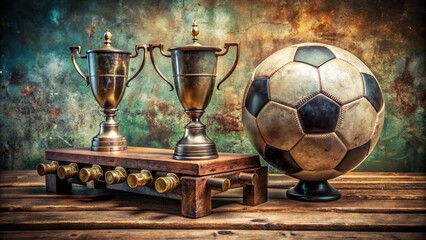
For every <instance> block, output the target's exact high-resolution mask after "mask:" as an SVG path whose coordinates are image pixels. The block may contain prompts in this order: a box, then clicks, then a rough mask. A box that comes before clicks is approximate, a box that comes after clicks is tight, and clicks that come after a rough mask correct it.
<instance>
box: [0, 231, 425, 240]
mask: <svg viewBox="0 0 426 240" xmlns="http://www.w3.org/2000/svg"><path fill="white" fill-rule="evenodd" d="M0 235H1V236H2V237H4V238H5V239H91V238H94V237H95V236H96V237H98V238H102V239H126V240H127V239H149V240H151V239H246V240H258V239H321V240H323V239H348V238H350V239H374V240H376V239H395V240H396V239H404V240H406V239H410V240H416V239H419V240H424V238H425V234H424V233H408V232H359V231H351V232H348V231H286V230H283V231H279V230H268V231H264V230H211V229H206V230H203V231H200V230H198V229H197V230H188V229H185V230H180V229H173V230H167V229H160V230H158V229H125V230H123V229H112V230H102V229H100V230H84V231H82V230H79V231H76V230H42V231H0Z"/></svg>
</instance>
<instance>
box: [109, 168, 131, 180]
mask: <svg viewBox="0 0 426 240" xmlns="http://www.w3.org/2000/svg"><path fill="white" fill-rule="evenodd" d="M126 178H127V172H126V169H124V168H122V167H116V168H115V169H114V170H110V171H108V172H106V173H105V182H106V183H107V184H116V183H122V182H124V181H126Z"/></svg>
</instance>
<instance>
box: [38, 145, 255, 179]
mask: <svg viewBox="0 0 426 240" xmlns="http://www.w3.org/2000/svg"><path fill="white" fill-rule="evenodd" d="M172 156H173V150H171V149H158V148H144V147H128V149H127V150H126V151H120V152H114V154H111V153H109V152H96V151H90V149H89V148H69V149H52V150H46V152H45V158H46V159H48V160H56V161H65V162H76V163H82V164H93V163H94V162H96V163H97V164H99V165H101V166H110V167H115V166H121V167H124V168H135V169H144V168H147V169H149V170H151V171H163V172H169V171H170V172H174V173H176V174H186V175H192V176H204V175H209V174H215V173H221V172H228V171H234V170H238V169H244V168H251V167H259V157H258V156H257V155H248V154H237V153H222V152H221V153H219V158H217V159H210V160H199V161H183V160H175V159H173V158H172Z"/></svg>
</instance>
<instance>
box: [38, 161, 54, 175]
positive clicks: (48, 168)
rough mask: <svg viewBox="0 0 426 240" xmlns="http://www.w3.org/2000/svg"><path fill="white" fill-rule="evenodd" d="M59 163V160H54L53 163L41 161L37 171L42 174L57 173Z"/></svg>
mask: <svg viewBox="0 0 426 240" xmlns="http://www.w3.org/2000/svg"><path fill="white" fill-rule="evenodd" d="M58 167H59V163H58V162H57V161H52V162H51V163H39V164H38V165H37V173H38V175H40V176H43V175H46V174H49V173H56V171H57V170H58Z"/></svg>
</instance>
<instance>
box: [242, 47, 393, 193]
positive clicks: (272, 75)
mask: <svg viewBox="0 0 426 240" xmlns="http://www.w3.org/2000/svg"><path fill="white" fill-rule="evenodd" d="M384 114H385V109H384V98H383V93H382V91H381V89H380V85H379V83H378V81H377V79H376V77H375V76H374V75H373V73H372V72H371V71H370V69H369V68H368V67H367V66H366V65H365V64H364V63H363V62H362V61H361V60H359V59H358V58H357V57H355V56H354V55H353V54H351V53H349V52H348V51H345V50H343V49H340V48H338V47H335V46H331V45H327V44H322V43H302V44H297V45H293V46H290V47H287V48H284V49H281V50H279V51H277V52H275V53H273V54H272V55H271V56H269V57H268V58H266V59H265V60H264V61H263V62H262V63H261V64H260V65H259V66H258V67H257V68H256V69H255V71H254V72H253V75H252V77H251V79H250V81H249V83H248V84H247V87H246V91H245V93H244V99H243V117H242V119H243V125H244V130H245V132H246V134H247V136H248V137H249V139H250V142H251V143H252V145H253V146H254V148H255V149H256V150H257V151H258V152H259V154H260V155H262V157H263V158H264V159H265V160H266V161H267V162H268V163H269V164H271V165H272V166H273V167H275V168H277V169H279V170H281V171H282V172H284V173H286V174H288V175H290V176H292V177H295V178H298V179H299V180H300V181H299V183H298V184H297V185H296V186H295V187H293V188H291V189H289V190H288V191H287V196H288V197H289V198H291V199H296V200H302V201H332V200H336V199H338V198H339V197H340V192H339V191H337V190H335V189H334V188H333V187H332V186H331V185H330V184H328V182H327V180H329V179H331V178H335V177H338V176H340V175H342V174H344V173H346V172H348V171H351V170H353V169H354V168H356V167H357V166H358V165H359V164H361V163H362V161H364V160H365V159H366V158H367V157H368V155H369V154H370V153H371V152H372V151H373V149H374V146H375V145H376V144H377V142H378V140H379V138H380V133H381V131H382V129H383V121H384Z"/></svg>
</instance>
